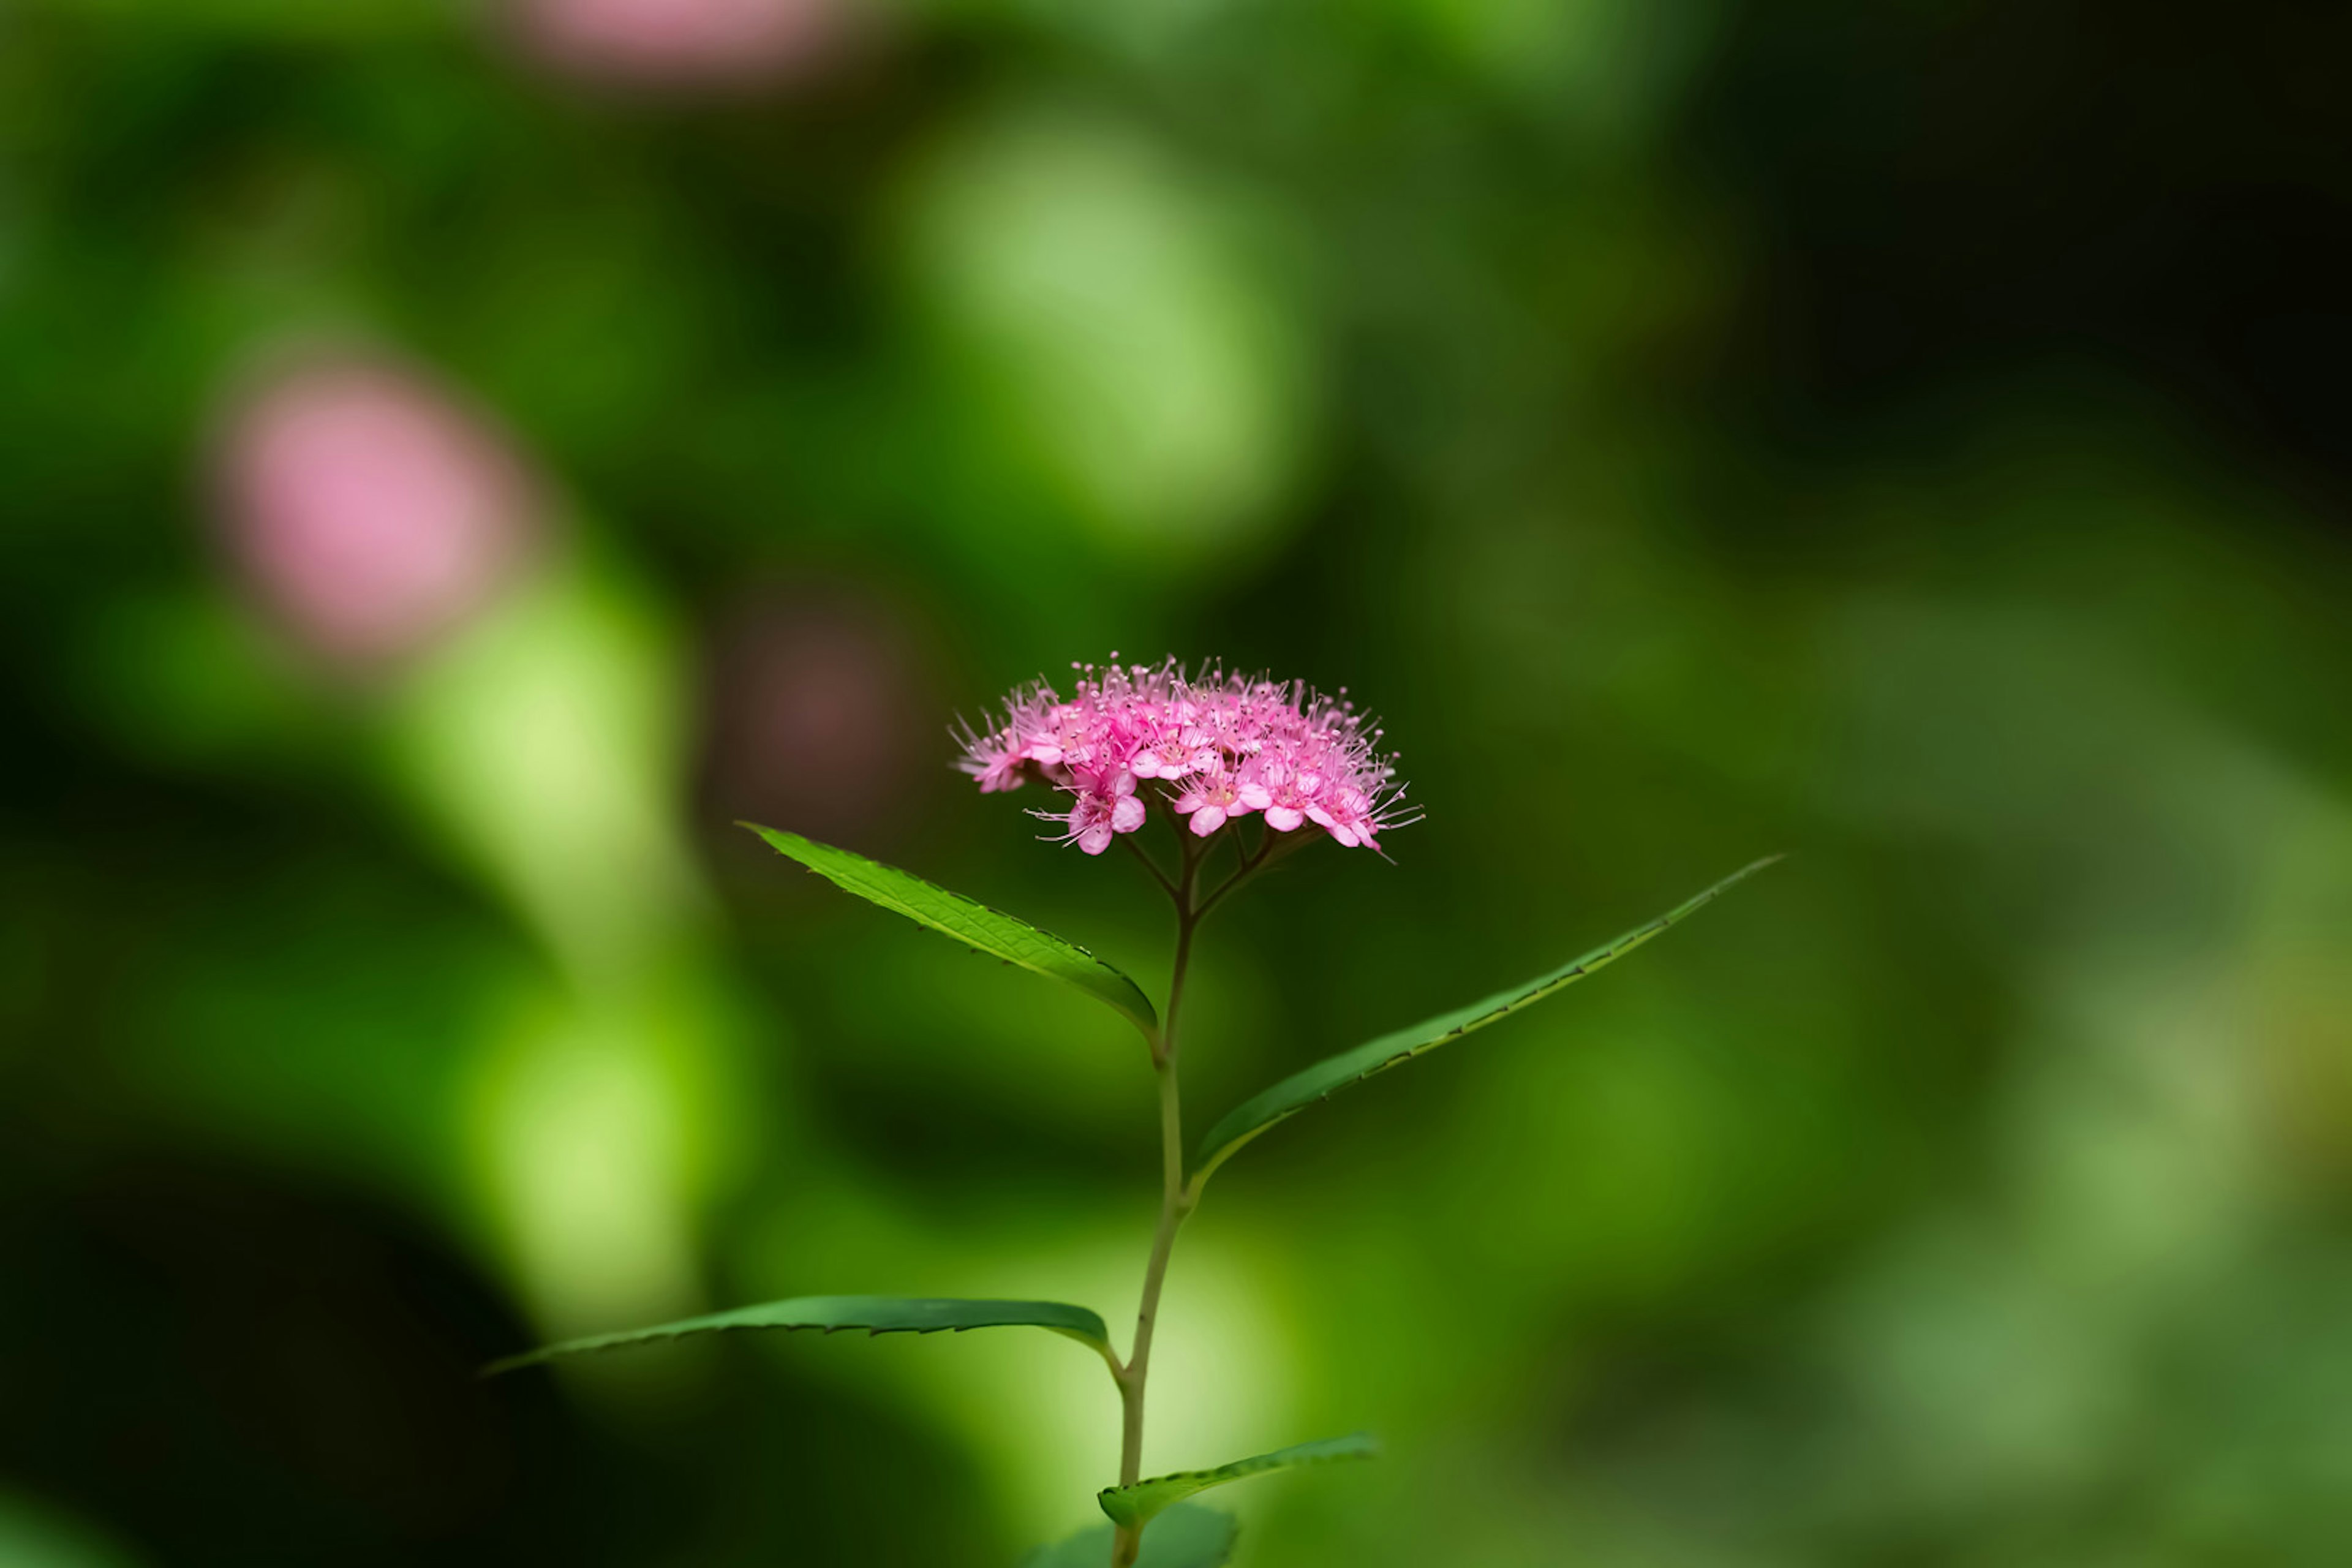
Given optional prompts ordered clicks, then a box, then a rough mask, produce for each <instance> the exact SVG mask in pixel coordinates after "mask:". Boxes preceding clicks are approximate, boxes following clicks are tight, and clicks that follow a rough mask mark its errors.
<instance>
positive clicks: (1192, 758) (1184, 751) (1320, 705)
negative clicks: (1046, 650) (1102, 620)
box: [961, 659, 1419, 855]
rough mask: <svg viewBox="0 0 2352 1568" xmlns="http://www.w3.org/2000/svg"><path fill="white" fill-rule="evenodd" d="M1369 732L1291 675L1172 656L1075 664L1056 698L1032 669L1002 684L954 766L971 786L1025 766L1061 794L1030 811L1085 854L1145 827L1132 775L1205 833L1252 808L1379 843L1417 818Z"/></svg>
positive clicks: (1351, 841)
mask: <svg viewBox="0 0 2352 1568" xmlns="http://www.w3.org/2000/svg"><path fill="white" fill-rule="evenodd" d="M1379 739H1380V731H1378V730H1376V729H1374V730H1367V729H1366V728H1365V721H1364V720H1363V718H1362V717H1361V716H1360V714H1358V713H1357V712H1356V710H1355V708H1354V706H1353V705H1352V704H1350V703H1348V702H1345V701H1335V700H1331V699H1329V698H1326V697H1322V696H1319V695H1318V694H1317V693H1315V692H1313V691H1311V690H1309V689H1307V687H1306V686H1304V685H1303V684H1301V683H1299V682H1297V681H1290V682H1275V681H1270V680H1265V679H1243V678H1241V677H1239V676H1229V675H1227V674H1225V673H1224V672H1223V671H1222V670H1220V669H1216V668H1210V669H1208V670H1205V671H1203V672H1202V674H1201V675H1199V676H1197V677H1195V676H1192V675H1191V674H1189V673H1188V672H1187V671H1186V670H1184V669H1183V668H1181V666H1179V665H1177V664H1176V663H1175V662H1174V661H1173V660H1172V659H1171V660H1170V661H1169V662H1167V663H1165V664H1160V665H1156V666H1155V665H1140V664H1139V665H1129V666H1125V667H1122V666H1118V665H1113V666H1111V667H1109V668H1107V669H1103V670H1099V671H1097V670H1095V669H1092V668H1081V669H1080V671H1079V679H1078V680H1077V682H1076V687H1075V689H1074V695H1073V696H1072V697H1071V698H1070V700H1068V701H1064V700H1062V698H1061V697H1060V695H1059V694H1058V693H1056V692H1055V690H1054V689H1053V688H1052V687H1050V686H1047V685H1045V683H1044V682H1043V681H1040V682H1038V683H1037V684H1036V685H1034V686H1030V687H1025V688H1024V689H1021V690H1019V691H1016V692H1014V693H1013V695H1012V696H1011V697H1010V698H1008V699H1007V700H1006V701H1005V704H1004V716H1003V721H1001V722H1000V723H998V724H997V725H996V726H995V727H994V728H992V729H991V730H989V731H987V732H986V733H977V732H973V731H966V732H965V734H964V737H963V740H964V756H963V761H962V763H961V767H962V768H963V771H964V772H966V773H970V774H971V776H972V777H973V778H974V779H975V780H976V781H977V782H978V783H979V784H980V788H981V791H982V793H983V794H992V793H994V792H996V791H999V790H1008V789H1017V788H1019V787H1020V786H1021V784H1023V782H1024V781H1025V780H1027V779H1030V778H1038V779H1042V780H1044V781H1045V783H1047V784H1051V785H1053V786H1054V787H1055V788H1056V789H1060V790H1063V791H1065V792H1066V793H1067V794H1068V795H1070V796H1071V797H1072V804H1071V805H1070V806H1069V808H1068V810H1067V812H1066V813H1064V812H1038V813H1036V814H1035V815H1037V816H1042V817H1045V818H1046V819H1047V820H1049V821H1056V822H1060V823H1062V824H1064V825H1065V826H1066V828H1067V829H1068V831H1067V832H1066V833H1065V834H1063V835H1062V836H1061V837H1060V840H1059V841H1060V842H1062V843H1066V844H1072V843H1074V844H1076V846H1077V847H1079V848H1081V849H1083V850H1085V851H1086V852H1087V854H1089V855H1099V854H1101V853H1102V852H1103V851H1104V850H1105V849H1107V848H1108V847H1110V843H1111V838H1112V836H1113V835H1115V834H1120V833H1132V832H1134V831H1135V830H1136V829H1137V828H1139V827H1141V826H1143V824H1144V822H1145V820H1146V819H1147V817H1148V816H1150V812H1149V810H1148V808H1147V807H1146V806H1145V805H1144V803H1143V801H1142V800H1141V799H1139V797H1138V795H1137V794H1136V789H1137V783H1136V781H1137V780H1139V779H1156V780H1159V781H1160V783H1161V784H1163V785H1165V786H1167V790H1166V793H1165V794H1163V795H1162V796H1161V798H1162V799H1164V800H1165V801H1166V802H1167V804H1168V806H1169V808H1170V809H1171V811H1173V812H1174V813H1175V814H1176V815H1177V816H1180V817H1183V818H1184V819H1186V826H1189V827H1190V828H1191V829H1192V832H1193V833H1195V834H1197V835H1199V836H1200V837H1204V838H1205V837H1208V836H1209V835H1211V834H1213V833H1214V832H1216V831H1217V830H1218V829H1219V828H1221V827H1223V826H1224V825H1225V824H1226V823H1228V822H1231V821H1234V819H1236V818H1238V817H1243V816H1248V815H1249V814H1250V813H1252V812H1255V811H1262V812H1264V813H1265V821H1266V826H1267V827H1268V828H1270V829H1272V830H1273V831H1275V832H1276V833H1291V832H1295V831H1297V829H1298V828H1299V827H1301V826H1305V825H1307V824H1308V823H1312V824H1314V825H1315V826H1317V827H1319V828H1321V829H1322V830H1323V831H1324V832H1325V833H1327V834H1328V835H1329V836H1330V837H1331V839H1332V841H1333V842H1334V843H1336V844H1339V845H1341V846H1342V847H1349V848H1352V847H1356V846H1358V845H1362V846H1365V847H1369V848H1372V849H1378V848H1379V847H1380V835H1381V833H1383V832H1385V831H1386V830H1388V829H1389V828H1391V827H1401V826H1406V825H1407V824H1409V823H1411V822H1414V821H1418V820H1419V818H1418V817H1417V816H1409V815H1407V813H1406V808H1405V805H1404V791H1403V788H1402V786H1401V785H1399V784H1396V783H1395V782H1394V781H1395V775H1396V769H1395V766H1394V759H1393V758H1391V757H1389V756H1384V755H1382V754H1381V753H1380V752H1376V751H1375V750H1374V749H1373V747H1374V743H1375V742H1377V741H1378V740H1379Z"/></svg>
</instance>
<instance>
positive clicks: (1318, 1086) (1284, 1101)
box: [1192, 855, 1780, 1185]
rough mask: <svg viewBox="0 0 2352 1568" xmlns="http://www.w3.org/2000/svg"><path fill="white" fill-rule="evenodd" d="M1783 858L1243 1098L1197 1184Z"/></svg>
mask: <svg viewBox="0 0 2352 1568" xmlns="http://www.w3.org/2000/svg"><path fill="white" fill-rule="evenodd" d="M1779 859H1780V856H1778V855H1771V856H1767V857H1766V858H1763V859H1761V860H1758V861H1755V862H1754V863H1752V864H1750V865H1748V866H1743V867H1741V868H1739V869H1738V870H1737V871H1734V872H1733V873H1732V874H1731V875H1730V876H1728V877H1726V878H1725V879H1723V880H1721V881H1720V882H1717V883H1716V884H1715V885H1714V886H1713V887H1711V888H1708V889H1706V891H1704V892H1700V893H1696V894H1694V895H1692V896H1691V897H1690V898H1688V899H1685V900H1683V901H1682V902H1681V903H1679V904H1677V905H1675V907H1674V908H1673V909H1671V910H1667V911H1666V912H1665V913H1664V914H1662V915H1660V916H1658V917H1657V918H1656V919H1655V920H1653V921H1649V922H1647V923H1646V924H1643V925H1638V926H1635V927H1634V928H1633V930H1632V931H1627V932H1625V933H1624V934H1623V935H1622V936H1620V937H1618V938H1616V939H1615V940H1614V941H1612V942H1606V943H1604V944H1602V945H1601V946H1600V947H1597V948H1594V949H1593V950H1592V951H1591V952H1588V953H1586V954H1584V955H1583V956H1582V957H1580V958H1573V959H1570V961H1569V962H1568V963H1563V964H1561V965H1560V966H1559V968H1558V969H1554V970H1550V971H1549V972H1547V973H1542V974H1539V975H1538V976H1536V977H1535V978H1534V979H1533V980H1530V981H1528V982H1527V983H1526V984H1521V985H1515V986H1513V987H1511V988H1510V989H1509V990H1507V991H1498V992H1496V994H1493V995H1492V996H1487V997H1485V998H1482V999H1481V1000H1479V1001H1476V1002H1473V1003H1471V1004H1470V1005H1468V1006H1466V1007H1457V1008H1455V1009H1454V1011H1452V1012H1450V1013H1440V1014H1439V1015H1438V1016H1435V1017H1433V1018H1426V1019H1423V1021H1422V1022H1420V1023H1418V1024H1415V1025H1413V1026H1412V1027H1410V1028H1405V1029H1399V1030H1397V1031H1395V1032H1394V1033H1392V1034H1387V1035H1382V1036H1381V1037H1379V1038H1378V1039H1374V1040H1368V1041H1366V1042H1365V1043H1364V1044H1362V1045H1360V1046H1358V1047H1356V1048H1355V1049H1353V1050H1349V1051H1342V1052H1340V1053H1339V1055H1338V1056H1335V1057H1326V1058H1323V1060H1321V1061H1319V1062H1317V1063H1316V1064H1315V1065H1314V1066H1312V1067H1310V1068H1304V1069H1302V1070H1300V1071H1298V1072H1296V1073H1293V1074H1291V1076H1290V1077H1288V1078H1286V1079H1283V1080H1282V1081H1281V1082H1280V1083H1277V1084H1276V1085H1275V1086H1274V1087H1273V1088H1271V1089H1265V1090H1264V1091H1262V1092H1261V1093H1259V1094H1258V1095H1256V1096H1255V1098H1253V1099H1250V1100H1244V1101H1243V1102H1242V1103H1241V1104H1240V1105H1237V1106H1235V1107H1234V1109H1233V1110H1230V1111H1227V1112H1226V1113H1225V1115H1224V1118H1223V1120H1222V1121H1219V1122H1218V1123H1217V1124H1216V1125H1215V1126H1214V1127H1212V1128H1210V1129H1209V1132H1208V1136H1207V1137H1205V1138H1203V1139H1202V1140H1201V1148H1200V1154H1199V1157H1198V1159H1197V1160H1196V1162H1195V1168H1194V1174H1193V1177H1192V1180H1193V1182H1194V1184H1196V1185H1197V1184H1199V1183H1202V1182H1204V1181H1206V1180H1208V1178H1209V1176H1210V1174H1211V1173H1213V1172H1214V1171H1215V1170H1216V1168H1217V1167H1218V1166H1219V1165H1222V1164H1223V1163H1225V1162H1226V1161H1227V1160H1229V1159H1231V1158H1233V1156H1234V1152H1236V1151H1237V1150H1239V1149H1240V1148H1241V1147H1242V1145H1243V1144H1244V1143H1247V1142H1249V1141H1250V1140H1251V1139H1253V1138H1255V1137H1256V1136H1257V1135H1258V1134H1259V1133H1261V1132H1264V1131H1265V1130H1266V1129H1267V1128H1269V1127H1272V1126H1273V1125H1275V1123H1276V1122H1278V1121H1287V1120H1288V1119H1289V1118H1291V1117H1293V1116H1296V1115H1297V1114H1298V1113H1299V1112H1300V1111H1302V1110H1306V1109H1307V1107H1308V1106H1310V1105H1313V1104H1315V1103H1316V1102H1317V1101H1318V1100H1328V1099H1329V1098H1330V1097H1331V1096H1332V1095H1334V1094H1336V1093H1338V1092H1339V1090H1340V1089H1346V1088H1349V1086H1350V1085H1353V1084H1358V1083H1361V1082H1362V1081H1363V1080H1364V1079H1368V1078H1370V1077H1371V1076H1373V1075H1374V1074H1375V1073H1381V1072H1386V1071H1387V1070H1388V1069H1389V1068H1392V1067H1395V1066H1397V1065H1398V1064H1400V1063H1402V1062H1407V1061H1411V1060H1412V1058H1415V1057H1417V1056H1420V1055H1421V1054H1422V1053H1423V1052H1424V1051H1430V1050H1434V1049H1435V1048H1436V1047H1439V1046H1442V1045H1444V1044H1445V1043H1446V1042H1447V1041H1448V1040H1454V1039H1459V1038H1460V1037H1463V1036H1464V1035H1466V1034H1469V1033H1470V1032H1471V1031H1472V1030H1474V1029H1483V1028H1485V1027H1486V1026H1487V1025H1489V1024H1491V1023H1494V1022H1495V1021H1496V1020H1497V1019H1499V1018H1502V1017H1503V1016H1506V1015H1507V1014H1510V1013H1513V1012H1516V1011H1517V1010H1518V1009H1519V1008H1521V1007H1524V1006H1527V1005H1528V1004H1530V1003H1533V1002H1540V1001H1542V1000H1543V999H1544V998H1545V997H1547V996H1549V995H1550V994H1552V993H1553V992H1555V991H1558V990H1559V989H1560V988H1562V987H1563V986H1566V985H1570V984H1574V983H1575V982H1577V981H1579V980H1581V979H1583V978H1584V977H1585V976H1586V975H1588V974H1591V973H1592V972H1593V971H1594V970H1597V969H1599V968H1601V966H1602V965H1604V964H1607V963H1614V962H1615V961H1616V960H1617V959H1619V958H1622V957H1623V956H1624V955H1625V954H1626V953H1629V952H1633V950H1634V949H1635V948H1637V947H1639V946H1641V945H1642V944H1643V942H1648V941H1649V940H1650V939H1651V938H1652V937H1654V936H1656V935H1657V934H1658V933H1659V932H1661V931H1664V930H1665V929H1666V928H1667V927H1668V926H1671V925H1673V924H1675V922H1676V921H1682V920H1685V919H1686V918H1688V917H1689V916H1691V915H1693V914H1696V912H1697V911H1698V910H1702V909H1704V908H1705V907H1706V906H1707V905H1708V904H1710V903H1712V902H1714V901H1715V900H1716V899H1717V898H1718V897H1720V896H1721V895H1722V894H1723V893H1724V892H1725V890H1726V889H1729V888H1731V887H1733V886H1734V885H1736V884H1738V883H1739V882H1742V881H1745V880H1746V879H1748V878H1749V877H1752V876H1754V875H1755V874H1756V873H1757V872H1759V871H1761V870H1762V869H1764V868H1765V867H1767V866H1769V865H1771V864H1772V863H1773V862H1774V861H1777V860H1779Z"/></svg>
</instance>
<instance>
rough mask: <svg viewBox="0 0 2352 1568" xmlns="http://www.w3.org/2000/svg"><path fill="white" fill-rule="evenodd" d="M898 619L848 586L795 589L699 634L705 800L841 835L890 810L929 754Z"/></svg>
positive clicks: (917, 668) (722, 808)
mask: <svg viewBox="0 0 2352 1568" xmlns="http://www.w3.org/2000/svg"><path fill="white" fill-rule="evenodd" d="M928 687H929V682H928V680H927V679H926V678H925V673H924V668H923V662H922V660H921V658H920V657H919V653H918V651H917V649H916V648H915V647H914V646H913V643H912V640H911V639H910V637H908V632H907V630H906V627H905V626H904V625H903V623H902V622H901V620H900V619H899V617H898V616H896V615H894V614H892V613H891V612H890V610H889V609H888V608H887V606H886V605H881V604H879V603H877V602H876V601H874V600H873V599H871V598H870V597H868V596H867V595H864V594H863V593H860V592H857V591H855V590H839V589H819V588H810V587H803V588H801V589H799V590H796V591H793V592H789V593H776V592H770V593H767V594H764V595H759V596H757V597H755V598H753V599H751V600H749V601H747V602H745V603H744V604H742V605H740V606H739V607H738V608H737V610H736V611H735V613H734V614H732V615H731V616H727V617H726V618H725V619H724V620H723V621H722V623H721V624H720V626H719V627H718V628H717V630H716V633H715V635H714V637H713V639H712V650H711V658H710V666H709V684H708V686H707V688H706V710H705V712H706V718H705V723H706V728H707V736H706V746H705V752H704V756H705V763H704V766H705V775H704V781H705V789H704V793H705V800H706V804H707V805H708V806H709V816H712V817H713V818H714V819H716V820H721V821H723V820H726V819H728V818H731V817H748V818H752V819H755V820H758V821H761V822H772V823H775V824H777V825H779V826H786V827H791V828H793V829H794V830H795V831H800V832H805V833H811V834H815V835H817V836H819V837H829V838H835V839H840V840H845V841H847V842H849V843H852V844H866V845H869V846H875V845H876V844H877V838H876V836H877V834H882V833H884V832H885V830H886V828H887V825H888V824H889V823H890V822H891V820H892V819H893V818H894V817H895V816H898V814H899V813H900V812H901V810H902V809H903V807H904V805H905V804H906V801H907V799H908V795H909V794H910V792H911V791H912V790H913V789H914V788H915V787H916V785H917V784H918V782H919V776H920V775H922V774H924V773H936V774H937V775H938V782H940V783H941V784H944V783H945V781H946V779H948V778H950V777H952V775H951V774H949V773H947V772H946V770H945V769H942V768H939V767H937V765H936V763H932V762H931V759H930V752H931V751H932V750H933V748H934V747H935V745H936V743H937V741H936V732H937V728H938V726H937V724H936V723H935V721H933V718H932V714H933V712H934V710H935V700H934V699H933V697H932V696H931V694H930V692H929V689H928Z"/></svg>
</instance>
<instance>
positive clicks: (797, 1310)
mask: <svg viewBox="0 0 2352 1568" xmlns="http://www.w3.org/2000/svg"><path fill="white" fill-rule="evenodd" d="M999 1328H1036V1329H1047V1330H1051V1331H1053V1332H1055V1333H1057V1334H1063V1335H1066V1336H1067V1337H1068V1338H1070V1339H1074V1340H1076V1341H1077V1342H1079V1343H1081V1344H1083V1345H1086V1346H1087V1347H1088V1348H1089V1349H1091V1350H1094V1351H1097V1352H1100V1353H1101V1355H1102V1357H1103V1359H1104V1360H1106V1361H1108V1362H1111V1363H1112V1365H1113V1367H1114V1368H1116V1366H1117V1364H1118V1363H1117V1360H1116V1358H1115V1357H1114V1356H1113V1355H1112V1353H1111V1348H1110V1332H1109V1331H1108V1329H1106V1328H1105V1327H1104V1326H1103V1321H1102V1318H1101V1316H1100V1314H1098V1313H1096V1312H1093V1311H1090V1310H1087V1308H1084V1307H1074V1306H1072V1305H1070V1304H1069V1303H1068V1302H1066V1301H968V1300H956V1299H953V1298H946V1297H937V1296H795V1297H793V1298H792V1299H791V1300H785V1301H770V1302H767V1303H766V1304H765V1305H762V1306H758V1307H738V1308H737V1309H735V1310H733V1311H731V1312H712V1313H709V1314H707V1315H706V1316H703V1317H699V1318H681V1319H679V1320H678V1321H676V1322H674V1323H660V1324H656V1326H655V1327H653V1328H650V1329H628V1330H625V1331H622V1332H620V1333H614V1334H592V1335H590V1336H588V1337H587V1338H585V1339H578V1340H566V1341H564V1342H562V1343H561V1344H552V1345H542V1346H541V1347H540V1348H539V1349H537V1350H535V1351H528V1352H524V1353H523V1354H521V1355H513V1356H508V1357H507V1358H506V1359H505V1360H503V1361H495V1362H492V1363H490V1364H489V1365H488V1366H487V1367H485V1368H483V1369H482V1373H483V1375H484V1376H486V1377H495V1376H497V1375H498V1374H499V1373H504V1372H514V1371H517V1370H518V1369H520V1368H522V1367H527V1366H537V1365H539V1364H540V1363H543V1362H550V1361H553V1360H555V1359H556V1358H557V1357H558V1356H567V1355H580V1354H583V1353H584V1352H589V1351H608V1350H620V1349H623V1348H625V1347H626V1346H629V1345H642V1344H651V1343H653V1342H656V1341H659V1340H676V1339H684V1338H686V1337H687V1336H688V1335H689V1334H710V1333H724V1332H727V1331H731V1330H738V1329H783V1330H786V1331H790V1330H793V1329H821V1330H823V1331H825V1332H826V1333H835V1332H837V1331H840V1330H843V1329H864V1330H865V1331H866V1333H867V1334H869V1335H873V1334H935V1333H938V1332H940V1331H942V1330H946V1331H950V1332H953V1333H961V1332H962V1331H964V1330H966V1329H999Z"/></svg>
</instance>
